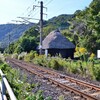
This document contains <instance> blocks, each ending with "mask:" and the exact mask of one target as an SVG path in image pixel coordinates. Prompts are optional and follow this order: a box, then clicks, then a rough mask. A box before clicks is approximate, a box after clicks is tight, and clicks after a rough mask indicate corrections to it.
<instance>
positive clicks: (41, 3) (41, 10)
mask: <svg viewBox="0 0 100 100" xmlns="http://www.w3.org/2000/svg"><path fill="white" fill-rule="evenodd" d="M42 34H43V2H42V1H41V2H40V46H39V49H40V55H41V54H42Z"/></svg>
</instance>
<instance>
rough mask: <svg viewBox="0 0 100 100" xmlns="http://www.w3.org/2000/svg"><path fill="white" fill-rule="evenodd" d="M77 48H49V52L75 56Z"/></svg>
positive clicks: (54, 54)
mask: <svg viewBox="0 0 100 100" xmlns="http://www.w3.org/2000/svg"><path fill="white" fill-rule="evenodd" d="M74 51H75V49H48V53H49V54H50V55H51V56H56V55H59V54H60V55H61V56H62V57H63V58H68V57H70V58H72V59H73V58H74Z"/></svg>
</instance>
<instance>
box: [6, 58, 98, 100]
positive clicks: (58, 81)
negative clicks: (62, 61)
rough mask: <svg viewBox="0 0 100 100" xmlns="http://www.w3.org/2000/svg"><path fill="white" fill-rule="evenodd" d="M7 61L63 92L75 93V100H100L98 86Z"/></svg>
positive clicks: (13, 61)
mask: <svg viewBox="0 0 100 100" xmlns="http://www.w3.org/2000/svg"><path fill="white" fill-rule="evenodd" d="M7 61H9V62H10V63H13V64H15V65H17V66H19V67H21V68H23V69H26V70H27V71H29V72H31V73H33V74H36V75H38V76H40V77H42V78H44V79H45V80H47V81H49V82H51V83H52V84H55V85H56V86H59V87H61V88H63V89H64V90H68V91H70V92H71V93H75V94H76V96H75V97H74V98H75V100H100V87H99V86H96V85H93V84H90V83H87V82H84V81H81V80H78V79H75V78H72V77H69V76H66V75H63V74H60V73H58V72H55V71H52V70H49V69H47V68H43V67H39V66H36V65H33V64H31V63H26V62H24V61H20V60H17V59H10V58H9V59H7Z"/></svg>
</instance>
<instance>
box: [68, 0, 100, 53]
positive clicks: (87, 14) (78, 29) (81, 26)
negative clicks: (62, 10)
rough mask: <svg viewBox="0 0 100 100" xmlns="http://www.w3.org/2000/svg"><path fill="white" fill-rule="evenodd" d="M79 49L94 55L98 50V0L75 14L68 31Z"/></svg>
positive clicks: (99, 36) (99, 25)
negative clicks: (84, 49)
mask: <svg viewBox="0 0 100 100" xmlns="http://www.w3.org/2000/svg"><path fill="white" fill-rule="evenodd" d="M69 32H71V33H70V34H72V33H73V32H74V34H73V35H72V37H73V41H74V42H75V44H76V45H77V46H78V47H79V46H80V47H84V48H86V49H87V50H88V51H89V52H94V53H96V52H97V50H100V0H93V1H92V2H91V3H90V5H89V7H88V8H86V9H84V10H83V11H79V12H77V13H76V16H75V18H74V19H73V21H72V22H71V26H70V29H69Z"/></svg>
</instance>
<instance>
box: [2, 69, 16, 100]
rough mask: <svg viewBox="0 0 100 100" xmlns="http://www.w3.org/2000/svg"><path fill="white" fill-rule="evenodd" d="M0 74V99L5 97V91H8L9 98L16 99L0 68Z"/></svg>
mask: <svg viewBox="0 0 100 100" xmlns="http://www.w3.org/2000/svg"><path fill="white" fill-rule="evenodd" d="M0 75H1V79H2V80H1V98H2V99H1V100H5V97H6V91H7V92H8V94H9V96H10V99H11V100H17V99H16V97H15V95H14V93H13V91H12V89H11V87H10V85H9V83H8V81H7V79H6V77H5V74H3V72H2V70H1V69H0Z"/></svg>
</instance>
